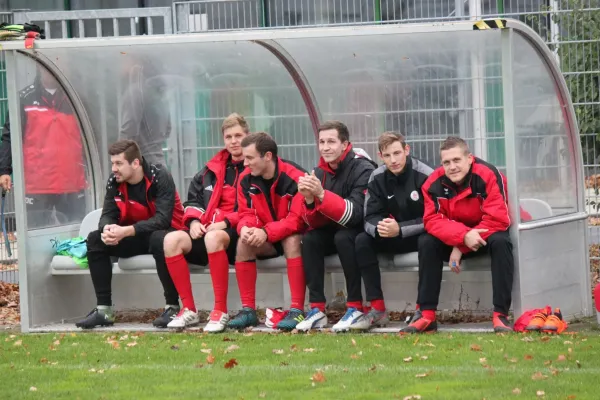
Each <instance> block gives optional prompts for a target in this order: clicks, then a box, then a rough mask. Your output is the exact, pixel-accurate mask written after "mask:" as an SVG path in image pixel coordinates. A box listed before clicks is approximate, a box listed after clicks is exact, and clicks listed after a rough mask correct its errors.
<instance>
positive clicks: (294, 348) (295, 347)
mask: <svg viewBox="0 0 600 400" xmlns="http://www.w3.org/2000/svg"><path fill="white" fill-rule="evenodd" d="M290 351H298V346H296V345H295V344H293V345H291V346H290Z"/></svg>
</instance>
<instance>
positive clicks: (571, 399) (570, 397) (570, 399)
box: [567, 394, 577, 400]
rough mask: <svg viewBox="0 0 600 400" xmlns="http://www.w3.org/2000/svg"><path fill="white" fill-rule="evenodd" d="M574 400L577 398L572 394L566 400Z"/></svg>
mask: <svg viewBox="0 0 600 400" xmlns="http://www.w3.org/2000/svg"><path fill="white" fill-rule="evenodd" d="M575 398H577V397H576V396H575V395H574V394H571V395H569V396H567V400H573V399H575Z"/></svg>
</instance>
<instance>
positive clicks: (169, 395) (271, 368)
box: [0, 332, 600, 400]
mask: <svg viewBox="0 0 600 400" xmlns="http://www.w3.org/2000/svg"><path fill="white" fill-rule="evenodd" d="M599 357H600V336H599V335H598V333H597V332H580V333H574V334H570V335H561V336H542V335H538V334H534V335H523V334H509V335H505V336H501V335H495V334H459V333H439V334H437V335H419V336H408V337H406V336H405V337H401V336H397V335H391V334H390V335H366V334H363V335H361V334H337V335H336V334H332V333H319V334H311V335H303V334H259V333H253V334H250V333H246V334H242V333H227V334H224V335H208V334H202V333H198V334H185V333H182V334H176V333H169V334H156V333H153V334H142V333H122V334H117V335H115V334H95V333H77V334H71V333H68V334H35V335H34V334H30V335H22V334H17V333H12V334H2V335H0V376H1V377H2V378H1V379H2V389H0V398H1V399H21V398H25V399H145V398H157V399H186V398H211V399H262V398H265V399H411V398H412V399H419V398H420V399H483V398H485V399H488V400H491V399H507V398H510V399H512V398H515V399H540V398H543V399H598V398H600V388H599V381H598V377H599V376H600V362H599V361H598V360H599ZM411 396H413V397H411ZM417 396H420V397H417Z"/></svg>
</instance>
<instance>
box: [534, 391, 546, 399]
mask: <svg viewBox="0 0 600 400" xmlns="http://www.w3.org/2000/svg"><path fill="white" fill-rule="evenodd" d="M535 394H536V395H537V396H538V397H543V396H545V395H546V392H544V391H543V390H538V391H537V392H535Z"/></svg>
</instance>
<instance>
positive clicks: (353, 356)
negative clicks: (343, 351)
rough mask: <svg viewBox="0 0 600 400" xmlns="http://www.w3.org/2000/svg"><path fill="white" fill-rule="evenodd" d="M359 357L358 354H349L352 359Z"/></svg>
mask: <svg viewBox="0 0 600 400" xmlns="http://www.w3.org/2000/svg"><path fill="white" fill-rule="evenodd" d="M359 357H360V356H359V355H358V354H352V355H351V356H350V358H351V359H353V360H358V358H359Z"/></svg>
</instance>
